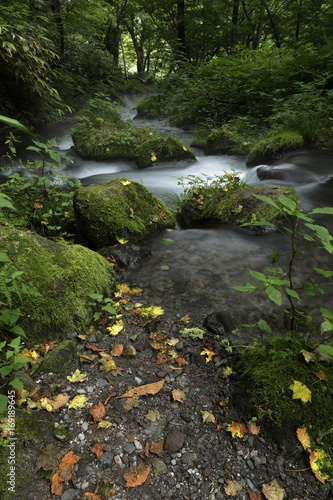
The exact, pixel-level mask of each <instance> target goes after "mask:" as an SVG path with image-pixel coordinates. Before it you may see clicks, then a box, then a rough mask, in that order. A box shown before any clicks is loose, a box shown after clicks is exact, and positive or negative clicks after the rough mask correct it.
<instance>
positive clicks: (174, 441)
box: [164, 429, 185, 453]
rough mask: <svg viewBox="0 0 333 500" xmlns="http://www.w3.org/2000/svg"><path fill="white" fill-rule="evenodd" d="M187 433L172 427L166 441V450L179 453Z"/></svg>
mask: <svg viewBox="0 0 333 500" xmlns="http://www.w3.org/2000/svg"><path fill="white" fill-rule="evenodd" d="M184 441H185V435H184V434H183V432H181V431H179V430H177V429H172V430H170V431H169V432H168V434H167V436H166V438H165V441H164V450H165V451H166V452H167V453H177V451H179V450H180V449H181V448H182V447H183V444H184Z"/></svg>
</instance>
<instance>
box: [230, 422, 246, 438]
mask: <svg viewBox="0 0 333 500" xmlns="http://www.w3.org/2000/svg"><path fill="white" fill-rule="evenodd" d="M227 431H229V432H231V435H232V437H233V438H236V437H240V438H242V437H243V436H244V434H246V430H245V427H244V425H242V424H238V423H237V422H231V424H228V427H227Z"/></svg>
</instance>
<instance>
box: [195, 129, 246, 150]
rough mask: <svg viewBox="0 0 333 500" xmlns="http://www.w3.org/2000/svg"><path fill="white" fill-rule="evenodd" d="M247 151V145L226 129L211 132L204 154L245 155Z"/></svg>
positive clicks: (235, 133)
mask: <svg viewBox="0 0 333 500" xmlns="http://www.w3.org/2000/svg"><path fill="white" fill-rule="evenodd" d="M249 150H250V148H249V143H248V142H246V141H245V140H244V139H243V138H242V137H241V136H240V135H239V134H238V133H237V132H235V131H232V130H229V129H228V128H227V127H222V128H220V129H215V130H212V131H211V133H210V134H209V135H208V137H207V140H206V145H205V153H206V154H211V155H216V154H233V155H246V154H247V153H248V152H249Z"/></svg>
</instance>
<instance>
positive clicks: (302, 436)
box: [296, 426, 311, 451]
mask: <svg viewBox="0 0 333 500" xmlns="http://www.w3.org/2000/svg"><path fill="white" fill-rule="evenodd" d="M296 435H297V438H298V440H299V441H300V442H301V444H302V446H303V448H304V450H307V451H308V450H309V449H310V448H311V439H310V436H309V434H308V431H307V428H306V427H305V426H303V427H299V428H298V429H297V431H296Z"/></svg>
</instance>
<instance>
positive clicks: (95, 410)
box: [90, 402, 106, 422]
mask: <svg viewBox="0 0 333 500" xmlns="http://www.w3.org/2000/svg"><path fill="white" fill-rule="evenodd" d="M90 415H91V416H92V418H93V419H94V421H95V422H100V421H101V420H102V419H103V417H105V415H106V409H105V406H104V405H103V404H102V403H101V402H99V403H98V405H94V406H92V407H91V410H90Z"/></svg>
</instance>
